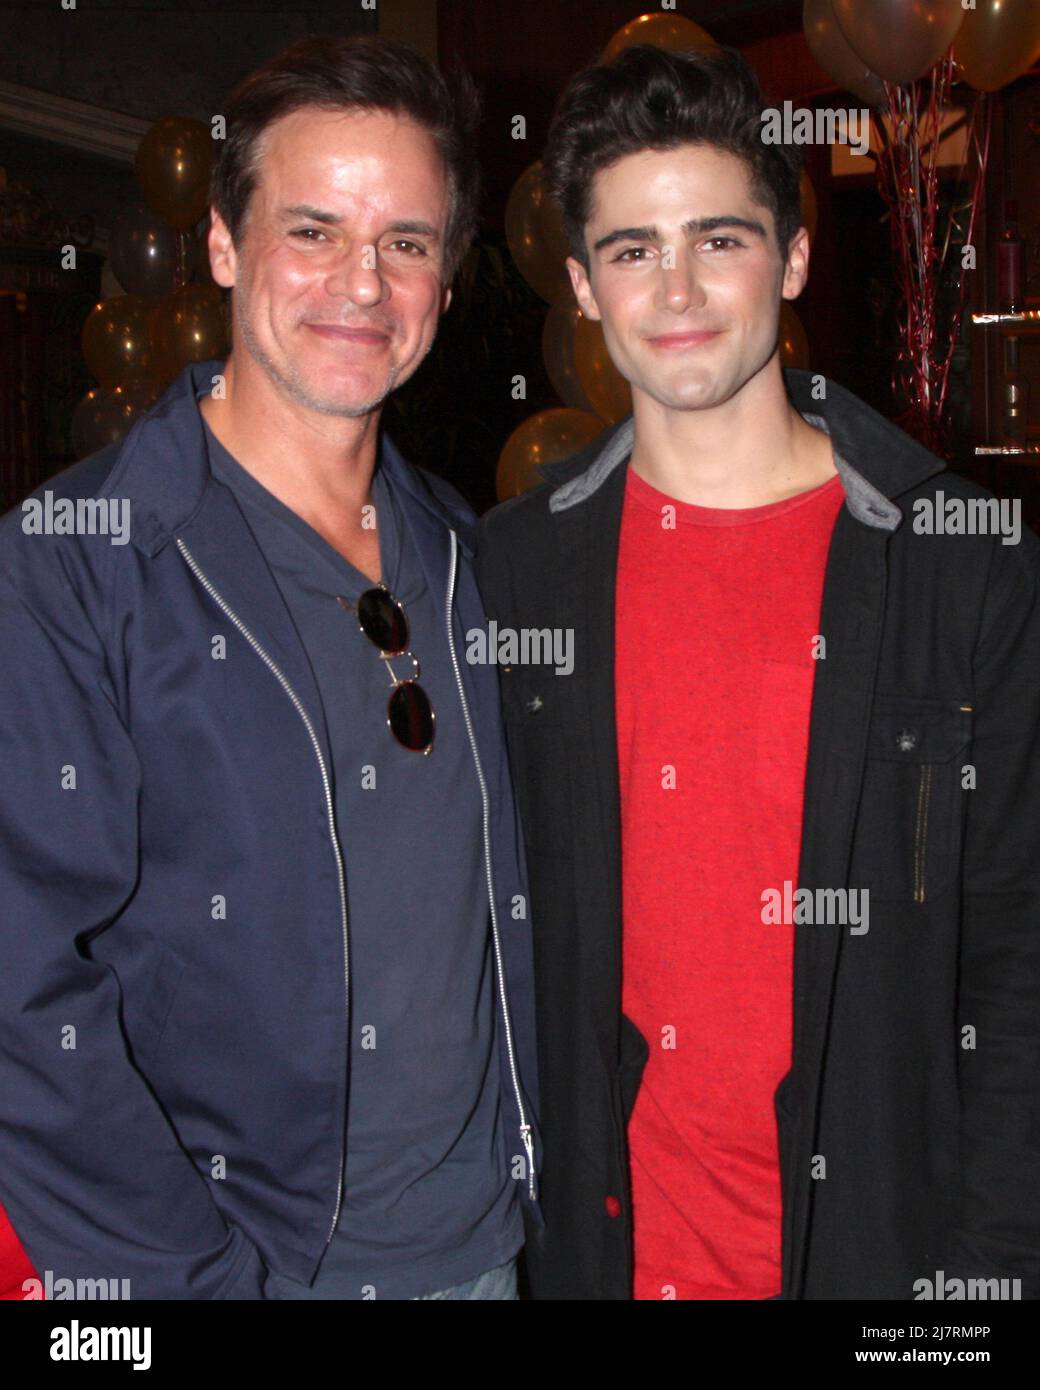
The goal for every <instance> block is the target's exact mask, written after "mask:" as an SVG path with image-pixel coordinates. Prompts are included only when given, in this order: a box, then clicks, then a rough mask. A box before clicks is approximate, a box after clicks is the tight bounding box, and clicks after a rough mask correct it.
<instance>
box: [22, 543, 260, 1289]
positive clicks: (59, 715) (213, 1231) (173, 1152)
mask: <svg viewBox="0 0 1040 1390" xmlns="http://www.w3.org/2000/svg"><path fill="white" fill-rule="evenodd" d="M66 543H67V544H71V542H66ZM29 544H32V542H29ZM37 544H41V545H43V544H46V542H43V541H37ZM23 545H24V542H23ZM8 554H10V552H8ZM46 558H47V559H48V560H50V561H52V562H53V567H52V569H51V570H50V572H49V574H48V575H47V576H41V577H39V578H38V579H37V580H36V581H35V583H31V582H30V583H22V582H19V583H18V584H16V583H15V582H13V580H12V578H11V577H10V573H9V572H8V573H5V572H3V571H0V653H2V660H0V1201H2V1202H3V1204H4V1206H5V1207H6V1209H7V1213H8V1215H9V1217H10V1220H11V1223H12V1225H13V1227H14V1229H15V1230H16V1232H17V1233H18V1236H19V1238H20V1239H21V1241H22V1243H23V1245H24V1246H25V1249H26V1251H27V1252H28V1254H29V1257H30V1258H31V1260H32V1262H33V1264H34V1265H35V1267H36V1271H37V1274H38V1275H39V1278H40V1279H41V1280H43V1279H44V1278H45V1277H46V1272H47V1271H50V1272H51V1273H52V1274H53V1276H54V1278H55V1279H60V1278H69V1279H79V1278H84V1279H88V1278H89V1279H120V1280H122V1279H128V1280H129V1281H130V1282H129V1289H128V1293H129V1296H130V1297H131V1298H133V1299H142V1298H157V1299H250V1298H262V1297H263V1293H262V1286H263V1280H264V1277H265V1269H264V1265H263V1261H262V1259H261V1257H260V1254H259V1252H258V1250H257V1249H256V1247H255V1246H254V1245H253V1244H252V1243H251V1242H250V1241H249V1240H248V1239H247V1238H246V1236H245V1235H244V1233H243V1232H242V1231H241V1230H239V1229H236V1228H234V1227H229V1226H228V1224H227V1223H226V1222H225V1221H224V1219H223V1217H222V1216H221V1213H220V1211H219V1209H218V1207H217V1205H216V1203H215V1202H214V1200H213V1197H212V1196H211V1195H210V1192H209V1191H208V1189H207V1182H206V1179H205V1178H204V1176H203V1175H202V1174H201V1173H200V1172H199V1171H198V1169H197V1168H196V1167H195V1165H194V1164H193V1162H192V1161H191V1159H190V1158H189V1157H188V1155H187V1154H186V1153H185V1151H184V1150H183V1149H182V1148H181V1146H180V1144H179V1143H178V1140H177V1136H176V1134H175V1133H174V1131H173V1129H172V1127H171V1125H170V1123H169V1122H168V1120H167V1119H166V1117H165V1115H164V1112H163V1110H162V1108H161V1106H160V1104H159V1102H158V1101H157V1099H156V1097H155V1095H154V1094H153V1093H152V1091H151V1090H150V1088H149V1086H148V1084H147V1082H146V1081H145V1079H144V1077H143V1076H142V1074H141V1073H140V1072H139V1071H138V1070H137V1069H136V1067H135V1066H134V1065H133V1063H132V1061H131V1060H130V1056H129V1054H128V1049H127V1045H126V1041H125V1037H124V1034H123V1031H122V1026H121V1017H120V1005H121V995H120V984H119V980H118V977H117V976H116V974H115V972H114V971H113V970H112V969H111V968H110V967H109V966H108V965H107V964H105V963H102V962H100V961H97V960H94V959H92V958H91V954H90V947H89V938H90V937H91V935H93V934H96V933H98V932H100V931H103V930H104V928H105V926H106V925H107V924H108V923H110V922H111V921H112V920H113V919H114V918H115V917H117V916H118V914H119V912H120V911H121V909H122V908H123V906H124V905H125V904H126V902H127V901H128V900H129V898H130V897H131V896H132V894H133V892H134V889H135V885H136V882H137V877H138V870H139V845H138V796H139V790H140V780H141V771H140V766H139V763H138V760H137V756H136V753H135V750H134V745H133V743H132V741H131V739H130V736H129V734H128V731H127V729H126V727H125V725H124V723H123V721H122V718H121V716H120V714H119V712H118V708H117V700H116V695H115V690H114V687H113V685H112V682H111V680H110V677H109V670H108V666H107V662H106V657H105V649H104V644H103V643H102V642H101V640H100V638H99V636H98V633H97V632H96V631H95V630H94V628H93V627H92V625H91V622H90V619H89V617H88V615H87V613H86V611H85V609H84V606H83V604H82V603H81V602H80V599H79V597H78V596H77V593H76V591H75V589H74V587H73V586H72V585H71V584H70V583H69V582H68V580H67V579H65V578H63V573H62V569H63V567H62V564H61V562H60V561H58V560H57V559H56V558H55V556H54V554H53V552H52V553H51V555H50V556H48V557H46ZM32 563H33V565H34V566H37V565H38V564H39V563H40V562H39V561H37V559H36V557H35V555H34V557H33V562H32ZM44 563H46V561H45V562H44Z"/></svg>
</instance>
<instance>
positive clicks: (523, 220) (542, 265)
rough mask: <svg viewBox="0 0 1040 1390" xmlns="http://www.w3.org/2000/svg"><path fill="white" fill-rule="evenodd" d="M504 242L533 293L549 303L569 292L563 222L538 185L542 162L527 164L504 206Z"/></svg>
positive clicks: (567, 252) (551, 201) (540, 184)
mask: <svg viewBox="0 0 1040 1390" xmlns="http://www.w3.org/2000/svg"><path fill="white" fill-rule="evenodd" d="M505 223H506V242H507V244H508V246H509V250H510V252H511V253H512V257H513V260H514V261H515V262H516V266H517V269H518V270H519V271H520V274H521V275H522V276H523V277H524V279H525V280H526V281H527V283H528V284H529V285H530V286H531V288H532V289H533V290H534V292H535V294H538V295H541V297H542V299H544V300H546V301H547V302H548V303H550V304H552V303H553V301H554V300H557V299H559V298H561V297H562V296H563V295H565V294H569V293H570V287H571V282H570V276H569V275H568V274H567V268H566V266H565V265H564V261H565V260H566V259H567V256H568V255H569V248H568V246H567V236H566V233H565V232H564V230H563V220H562V219H561V217H560V213H559V210H558V209H557V207H556V204H555V203H554V202H553V200H552V199H551V198H550V197H549V194H548V193H547V192H546V189H545V186H544V184H543V183H542V162H541V160H536V161H535V163H534V164H531V165H529V166H528V167H527V168H526V169H525V170H524V172H523V173H522V174H521V175H520V177H519V178H518V179H517V181H516V183H515V184H514V185H513V189H512V192H511V193H510V195H509V200H508V202H507V203H506V215H505Z"/></svg>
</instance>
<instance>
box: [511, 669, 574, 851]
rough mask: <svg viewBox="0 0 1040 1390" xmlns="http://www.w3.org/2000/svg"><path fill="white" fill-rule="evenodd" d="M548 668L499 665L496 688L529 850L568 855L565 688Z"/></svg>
mask: <svg viewBox="0 0 1040 1390" xmlns="http://www.w3.org/2000/svg"><path fill="white" fill-rule="evenodd" d="M565 679H570V678H569V677H558V676H556V675H555V674H554V673H553V672H552V671H551V670H546V669H545V668H539V667H531V668H527V667H521V666H513V667H507V666H503V667H500V678H499V688H500V691H501V696H502V717H503V720H504V722H505V726H506V740H507V743H508V747H509V765H510V770H511V772H512V776H513V785H514V787H515V789H516V795H517V801H518V803H519V806H520V820H521V824H522V826H523V831H524V840H525V843H526V844H527V846H528V848H529V849H531V850H539V851H541V852H542V853H548V854H552V855H556V856H562V857H564V858H570V857H571V855H572V853H573V850H572V847H571V840H570V826H571V794H570V780H569V775H568V770H567V765H568V756H569V747H568V740H569V738H570V736H571V732H572V731H571V729H570V727H569V726H568V725H567V724H566V723H565V722H564V718H563V712H562V710H563V702H564V695H565V692H564V691H563V690H562V689H561V688H560V687H561V682H562V681H563V680H565Z"/></svg>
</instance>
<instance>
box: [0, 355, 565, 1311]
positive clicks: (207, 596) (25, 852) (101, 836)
mask: <svg viewBox="0 0 1040 1390" xmlns="http://www.w3.org/2000/svg"><path fill="white" fill-rule="evenodd" d="M222 366H223V363H222V362H220V361H212V362H204V363H198V364H195V365H193V366H191V367H190V368H187V369H186V370H185V371H184V372H182V374H181V375H180V377H179V378H178V379H177V381H176V382H175V383H174V385H173V386H172V387H171V388H170V390H169V391H168V392H167V393H166V395H165V396H164V397H163V399H162V401H160V402H159V404H158V406H157V407H156V408H155V409H154V410H153V411H152V412H151V413H150V414H149V415H148V416H147V417H145V419H144V420H142V421H140V422H139V423H138V424H137V425H135V426H134V428H133V429H132V430H131V432H130V434H129V435H128V436H127V438H126V440H125V441H123V442H122V443H121V444H120V445H115V446H110V447H109V448H107V449H104V450H102V451H101V452H100V453H98V454H95V455H93V456H91V457H90V458H87V459H85V460H83V461H82V462H81V463H79V464H76V465H74V466H73V467H72V468H70V469H67V470H66V471H65V472H63V473H61V474H59V475H58V476H56V477H54V478H52V479H50V480H49V481H48V482H47V483H46V484H44V485H43V486H41V488H39V489H37V491H36V493H35V494H33V495H34V497H38V498H40V499H41V501H42V500H43V498H44V494H45V493H46V492H47V491H50V492H51V493H52V494H53V496H52V498H51V499H50V501H51V505H50V506H49V507H48V508H47V514H48V515H52V516H55V517H56V516H58V514H59V512H60V508H55V507H54V505H53V503H54V499H56V498H60V497H65V498H68V499H70V500H71V502H72V504H73V505H76V504H82V503H83V502H84V501H86V500H88V499H98V500H101V501H103V502H105V504H106V506H105V510H104V511H102V509H101V508H98V509H96V511H95V524H96V518H97V517H98V516H101V518H102V521H103V518H104V515H105V513H106V512H108V513H109V514H111V511H110V507H109V504H111V505H112V506H114V507H117V508H118V507H122V506H124V505H125V506H127V507H128V509H129V510H128V514H129V543H127V544H112V543H111V542H112V535H111V534H104V533H103V531H98V533H96V534H82V533H77V534H71V535H63V534H57V533H54V534H44V535H33V534H27V532H26V529H25V526H24V525H23V518H24V517H25V513H24V512H23V509H22V508H15V509H13V510H12V511H11V512H9V513H8V514H7V516H6V517H5V518H4V519H3V521H2V522H0V591H2V592H0V649H2V651H3V662H2V666H0V768H2V772H0V903H2V920H0V933H2V969H0V1201H2V1202H3V1204H4V1206H5V1208H6V1210H7V1213H8V1215H9V1217H10V1219H11V1222H12V1224H13V1226H14V1228H15V1230H16V1231H17V1232H18V1235H19V1237H20V1239H21V1241H22V1243H23V1244H24V1246H25V1248H26V1250H27V1251H28V1253H29V1256H30V1258H31V1259H32V1260H33V1263H34V1265H35V1266H36V1269H37V1272H38V1273H39V1274H40V1276H41V1278H42V1277H43V1274H44V1271H46V1270H50V1271H52V1272H53V1274H54V1277H55V1278H56V1279H57V1278H71V1279H77V1278H91V1279H100V1278H119V1279H129V1281H130V1296H131V1297H132V1298H188V1299H195V1298H197V1299H210V1298H218V1299H220V1298H260V1297H261V1296H262V1287H263V1282H264V1279H265V1277H266V1269H267V1268H271V1269H275V1270H277V1271H278V1272H280V1273H283V1274H286V1275H288V1276H290V1277H291V1278H293V1279H297V1280H302V1281H309V1280H310V1279H311V1277H312V1276H313V1274H314V1272H315V1270H316V1268H317V1266H318V1263H319V1261H320V1259H321V1256H322V1254H323V1252H324V1250H325V1248H326V1245H327V1243H328V1241H329V1239H330V1238H331V1235H332V1232H333V1230H334V1229H335V1225H336V1221H337V1218H338V1214H339V1207H340V1198H341V1177H342V1172H343V1164H344V1118H345V1099H346V1086H347V1051H348V1049H347V1038H348V1027H349V991H350V940H349V938H350V932H349V922H348V913H347V899H346V893H345V887H344V883H345V879H344V870H345V869H346V871H347V872H349V871H350V869H351V867H352V866H350V865H349V864H348V865H346V866H344V864H343V862H342V857H341V853H340V848H339V843H338V837H337V834H336V831H335V823H334V822H335V818H334V807H333V799H332V792H331V786H330V769H331V765H332V764H331V758H330V753H329V748H328V746H327V739H326V735H325V729H324V723H323V721H322V720H321V719H320V717H318V716H317V713H316V712H317V711H318V710H319V709H320V702H319V698H318V691H317V687H316V685H315V681H314V676H313V673H312V671H311V668H310V665H309V663H308V660H307V656H306V653H305V651H304V649H303V647H302V645H301V643H300V640H299V637H298V636H297V634H296V629H295V627H294V626H293V623H292V620H291V618H290V615H289V612H288V609H287V608H286V606H285V603H284V600H283V599H282V596H281V593H280V591H279V589H278V586H277V583H276V581H275V579H274V577H273V575H272V574H271V571H270V569H269V568H268V566H267V564H266V562H265V560H264V558H263V555H262V554H261V552H260V550H259V548H258V547H257V544H256V542H255V540H254V539H253V536H252V533H251V531H250V529H249V526H248V525H247V523H246V521H245V519H244V518H243V515H242V513H241V511H240V509H239V506H238V504H237V502H236V501H235V499H234V497H233V494H232V493H231V492H230V490H229V489H228V488H227V487H225V486H224V485H223V484H221V483H219V482H218V481H217V480H216V479H214V478H213V477H212V476H211V475H210V471H209V465H208V461H207V454H206V448H205V441H204V435H203V422H202V418H201V416H200V414H199V411H198V406H197V404H196V397H197V395H198V394H199V393H201V392H203V391H205V390H210V389H212V382H213V378H214V377H215V376H216V375H217V374H218V373H219V372H220V371H221V369H222ZM381 463H382V467H384V468H385V469H386V470H387V475H388V477H389V478H390V479H391V480H392V483H393V485H394V486H395V487H399V488H401V489H403V490H405V491H407V493H408V494H409V496H410V497H411V498H412V499H413V500H414V501H415V502H416V503H417V504H418V506H416V507H414V508H411V507H410V508H409V521H408V527H409V540H408V543H409V544H412V545H414V546H415V550H416V553H417V555H418V558H419V561H420V563H421V565H422V567H423V571H424V574H425V578H426V582H427V584H428V585H429V587H430V589H431V591H432V592H434V593H436V594H437V595H439V596H440V599H439V602H440V607H441V612H442V614H443V621H444V623H445V637H446V639H447V641H448V643H449V648H450V650H451V651H452V665H453V668H454V672H455V681H456V685H457V697H458V699H459V702H460V706H461V709H462V713H463V718H464V721H465V726H466V731H467V736H468V740H469V744H470V747H471V750H472V756H473V761H474V766H475V769H476V772H477V779H478V782H479V784H480V789H481V800H482V805H483V815H482V821H483V841H484V845H483V851H482V854H483V862H484V878H485V880H486V892H487V896H488V922H489V931H490V932H491V934H492V940H493V945H494V952H493V954H494V967H495V972H496V990H495V993H496V999H497V1009H498V1023H497V1026H498V1030H499V1047H498V1055H499V1060H500V1069H501V1086H502V1098H503V1106H504V1109H505V1130H506V1134H507V1136H508V1139H509V1142H510V1144H511V1145H512V1150H511V1151H512V1152H514V1158H513V1165H512V1166H513V1171H514V1174H515V1176H516V1177H517V1180H518V1186H519V1187H520V1190H521V1193H522V1199H523V1205H524V1208H525V1214H526V1215H527V1217H528V1219H529V1220H530V1221H531V1222H532V1223H533V1224H534V1225H535V1226H537V1225H538V1223H539V1221H540V1215H539V1212H538V1206H537V1199H538V1187H537V1180H536V1173H537V1166H538V1160H539V1157H540V1143H539V1140H538V1136H537V1131H536V1116H535V1110H536V1105H537V1085H536V1074H535V1037H534V1015H533V1003H534V1001H533V980H532V963H531V944H530V929H531V920H530V912H529V908H528V903H527V899H528V888H527V881H526V873H525V866H524V854H523V844H522V838H521V835H520V831H519V827H518V824H517V820H516V815H515V800H514V796H513V790H512V785H511V781H510V777H509V771H508V764H507V759H506V749H505V741H504V737H503V734H502V728H501V712H500V705H499V695H498V690H497V685H496V676H495V673H494V671H493V669H492V668H491V667H490V666H487V665H484V666H479V665H472V664H470V663H469V662H467V661H466V660H465V659H464V655H465V648H466V637H465V634H466V632H467V631H469V630H471V629H474V628H480V627H482V626H484V624H485V622H486V619H485V615H484V611H483V608H482V606H481V602H480V598H479V595H478V592H477V589H476V584H475V580H474V577H473V572H472V564H471V559H472V555H473V545H474V533H473V526H474V517H473V514H472V512H470V510H469V509H468V508H467V507H466V505H465V503H464V502H463V501H462V499H461V498H460V497H459V496H458V494H457V493H456V492H455V490H454V489H453V488H451V487H450V486H449V485H448V484H446V483H444V482H442V481H441V480H439V479H437V478H434V477H433V476H431V475H429V474H426V473H424V472H420V471H419V470H417V469H414V468H412V467H411V466H410V465H409V464H407V463H406V462H405V461H404V460H403V459H402V458H401V456H400V454H399V453H398V452H397V451H396V450H395V448H394V447H393V445H392V444H391V443H390V441H389V440H387V439H385V438H384V439H383V441H382V453H381ZM81 514H82V515H83V516H85V515H86V511H85V510H84V509H83V508H82V507H81ZM117 514H118V513H117ZM57 529H58V528H57V527H55V528H54V530H55V532H57ZM111 529H115V528H111ZM215 657H219V659H214V658H215ZM388 737H389V735H388ZM430 833H431V835H436V833H437V827H436V826H431V827H430ZM355 872H364V868H363V866H356V867H355ZM218 904H219V910H218ZM532 1159H533V1161H532Z"/></svg>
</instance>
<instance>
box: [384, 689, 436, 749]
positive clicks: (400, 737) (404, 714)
mask: <svg viewBox="0 0 1040 1390" xmlns="http://www.w3.org/2000/svg"><path fill="white" fill-rule="evenodd" d="M388 714H389V716H390V732H391V733H392V734H393V736H394V738H396V739H397V741H398V743H400V744H403V745H404V747H405V748H410V749H411V750H412V752H413V753H420V752H422V750H423V749H424V748H429V746H430V744H431V743H432V742H433V710H432V709H431V708H430V702H429V700H428V699H427V698H426V695H425V692H424V691H423V690H422V689H421V687H420V686H418V685H416V683H415V681H404V682H403V684H401V685H398V686H395V687H394V689H393V692H392V693H391V695H390V706H389V710H388Z"/></svg>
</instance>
